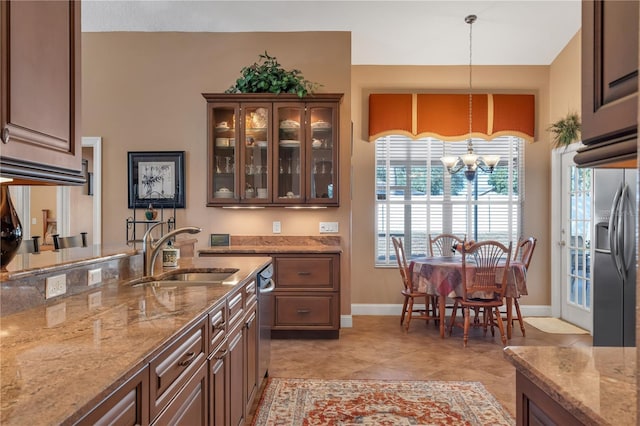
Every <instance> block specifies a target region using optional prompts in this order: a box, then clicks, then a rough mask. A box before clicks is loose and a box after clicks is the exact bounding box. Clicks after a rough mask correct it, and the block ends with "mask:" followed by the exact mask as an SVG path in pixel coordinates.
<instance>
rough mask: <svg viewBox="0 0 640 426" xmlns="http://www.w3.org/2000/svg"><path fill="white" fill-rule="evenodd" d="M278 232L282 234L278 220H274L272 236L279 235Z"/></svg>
mask: <svg viewBox="0 0 640 426" xmlns="http://www.w3.org/2000/svg"><path fill="white" fill-rule="evenodd" d="M280 232H282V228H281V227H280V221H279V220H275V221H274V222H273V233H274V234H279V233H280Z"/></svg>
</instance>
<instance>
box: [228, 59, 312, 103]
mask: <svg viewBox="0 0 640 426" xmlns="http://www.w3.org/2000/svg"><path fill="white" fill-rule="evenodd" d="M258 56H259V58H260V59H259V60H258V62H254V63H253V64H252V65H249V66H247V67H244V68H242V70H240V78H238V79H237V80H236V83H235V84H234V85H233V86H231V87H229V88H228V89H227V90H226V91H225V93H295V94H297V95H298V96H299V97H301V98H302V97H303V96H307V95H310V94H313V92H314V90H316V89H317V88H318V87H319V86H320V85H319V84H318V83H313V82H310V81H309V80H307V79H305V78H304V77H303V75H302V72H301V71H300V70H297V69H293V70H291V71H287V70H285V69H283V68H282V67H281V66H280V64H279V63H278V60H277V59H276V57H275V56H269V54H268V53H267V51H266V50H265V52H264V54H261V55H258Z"/></svg>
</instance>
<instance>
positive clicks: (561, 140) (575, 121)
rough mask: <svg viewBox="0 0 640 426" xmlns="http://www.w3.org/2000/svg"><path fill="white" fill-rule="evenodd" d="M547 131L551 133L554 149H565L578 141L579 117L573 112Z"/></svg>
mask: <svg viewBox="0 0 640 426" xmlns="http://www.w3.org/2000/svg"><path fill="white" fill-rule="evenodd" d="M547 131H549V132H551V133H553V147H554V148H562V147H565V148H566V147H567V146H569V145H570V144H571V143H573V142H576V141H578V140H580V117H578V114H576V113H575V112H574V113H569V114H568V115H567V116H566V117H565V118H563V119H561V120H558V121H556V122H555V123H553V124H552V125H551V126H549V128H548V129H547Z"/></svg>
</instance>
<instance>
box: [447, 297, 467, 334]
mask: <svg viewBox="0 0 640 426" xmlns="http://www.w3.org/2000/svg"><path fill="white" fill-rule="evenodd" d="M463 312H464V311H463ZM457 313H458V301H455V302H453V308H451V321H450V322H449V336H451V333H453V326H454V325H455V324H456V315H457Z"/></svg>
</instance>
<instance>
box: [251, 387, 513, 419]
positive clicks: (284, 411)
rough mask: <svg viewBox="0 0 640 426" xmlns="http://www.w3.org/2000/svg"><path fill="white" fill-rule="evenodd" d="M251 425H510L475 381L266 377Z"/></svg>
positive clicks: (500, 408) (492, 397)
mask: <svg viewBox="0 0 640 426" xmlns="http://www.w3.org/2000/svg"><path fill="white" fill-rule="evenodd" d="M252 425H253V426H266V425H273V426H275V425H279V426H281V425H287V426H302V425H304V426H307V425H309V426H311V425H336V426H338V425H340V426H346V425H371V426H374V425H385V426H387V425H388V426H392V425H393V426H396V425H469V426H475V425H515V420H514V419H513V417H511V415H510V414H509V413H508V412H507V411H506V410H505V409H504V408H503V407H502V405H500V403H499V402H498V401H497V400H496V399H495V397H494V396H493V395H492V394H491V393H489V391H488V390H487V389H486V388H485V387H484V386H483V385H482V383H479V382H447V381H406V380H402V381H389V380H316V379H279V378H269V382H268V383H267V385H266V387H265V390H264V392H263V394H262V397H261V401H260V403H259V404H258V408H257V409H256V414H255V416H254V418H253V422H252Z"/></svg>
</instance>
